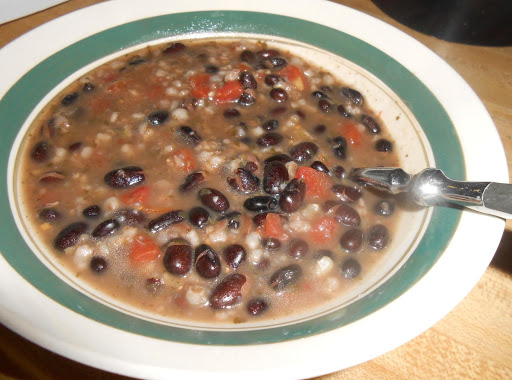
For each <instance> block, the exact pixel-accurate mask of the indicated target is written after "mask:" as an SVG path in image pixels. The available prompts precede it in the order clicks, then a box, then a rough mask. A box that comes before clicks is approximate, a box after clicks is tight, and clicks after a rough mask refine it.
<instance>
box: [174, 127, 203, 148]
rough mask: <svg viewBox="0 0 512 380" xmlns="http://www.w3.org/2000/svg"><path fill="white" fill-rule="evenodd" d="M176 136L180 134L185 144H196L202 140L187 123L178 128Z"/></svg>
mask: <svg viewBox="0 0 512 380" xmlns="http://www.w3.org/2000/svg"><path fill="white" fill-rule="evenodd" d="M178 136H180V137H181V138H182V139H183V140H184V141H185V142H186V143H187V144H190V145H193V146H196V145H197V144H199V143H200V142H201V140H202V138H201V136H199V134H198V133H197V132H196V131H195V130H193V129H192V128H190V127H189V126H187V125H182V126H181V127H179V128H178Z"/></svg>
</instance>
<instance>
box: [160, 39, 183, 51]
mask: <svg viewBox="0 0 512 380" xmlns="http://www.w3.org/2000/svg"><path fill="white" fill-rule="evenodd" d="M185 49H186V46H185V45H184V44H182V43H181V42H174V43H171V44H169V45H168V46H166V47H165V49H164V50H163V51H162V53H164V54H176V53H180V52H182V51H184V50H185Z"/></svg>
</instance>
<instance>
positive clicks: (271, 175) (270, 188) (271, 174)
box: [263, 161, 290, 194]
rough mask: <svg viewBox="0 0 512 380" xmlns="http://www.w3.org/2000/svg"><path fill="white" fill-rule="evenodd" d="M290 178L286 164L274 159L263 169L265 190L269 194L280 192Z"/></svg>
mask: <svg viewBox="0 0 512 380" xmlns="http://www.w3.org/2000/svg"><path fill="white" fill-rule="evenodd" d="M289 179H290V177H289V175H288V169H287V168H286V166H285V164H283V163H282V162H279V161H272V162H270V163H269V164H268V165H266V166H265V169H264V171H263V190H264V191H265V192H266V193H268V194H279V193H280V192H281V191H282V187H283V186H284V185H285V184H286V182H288V180H289Z"/></svg>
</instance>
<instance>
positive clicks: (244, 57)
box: [240, 50, 256, 63]
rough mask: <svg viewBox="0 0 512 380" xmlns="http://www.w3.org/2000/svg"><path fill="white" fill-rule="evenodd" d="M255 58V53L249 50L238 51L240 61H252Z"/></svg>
mask: <svg viewBox="0 0 512 380" xmlns="http://www.w3.org/2000/svg"><path fill="white" fill-rule="evenodd" d="M255 59H256V55H255V54H254V53H253V52H252V51H250V50H244V51H243V52H242V53H240V60H241V61H242V62H247V63H252V62H254V60H255Z"/></svg>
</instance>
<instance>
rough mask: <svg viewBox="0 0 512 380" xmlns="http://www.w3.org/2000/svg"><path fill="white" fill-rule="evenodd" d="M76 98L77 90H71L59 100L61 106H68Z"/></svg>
mask: <svg viewBox="0 0 512 380" xmlns="http://www.w3.org/2000/svg"><path fill="white" fill-rule="evenodd" d="M77 99H78V92H72V93H71V94H67V95H66V96H64V97H63V98H62V100H61V101H60V102H61V104H62V105H63V106H69V105H71V104H73V103H74V102H75V101H76V100H77Z"/></svg>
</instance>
